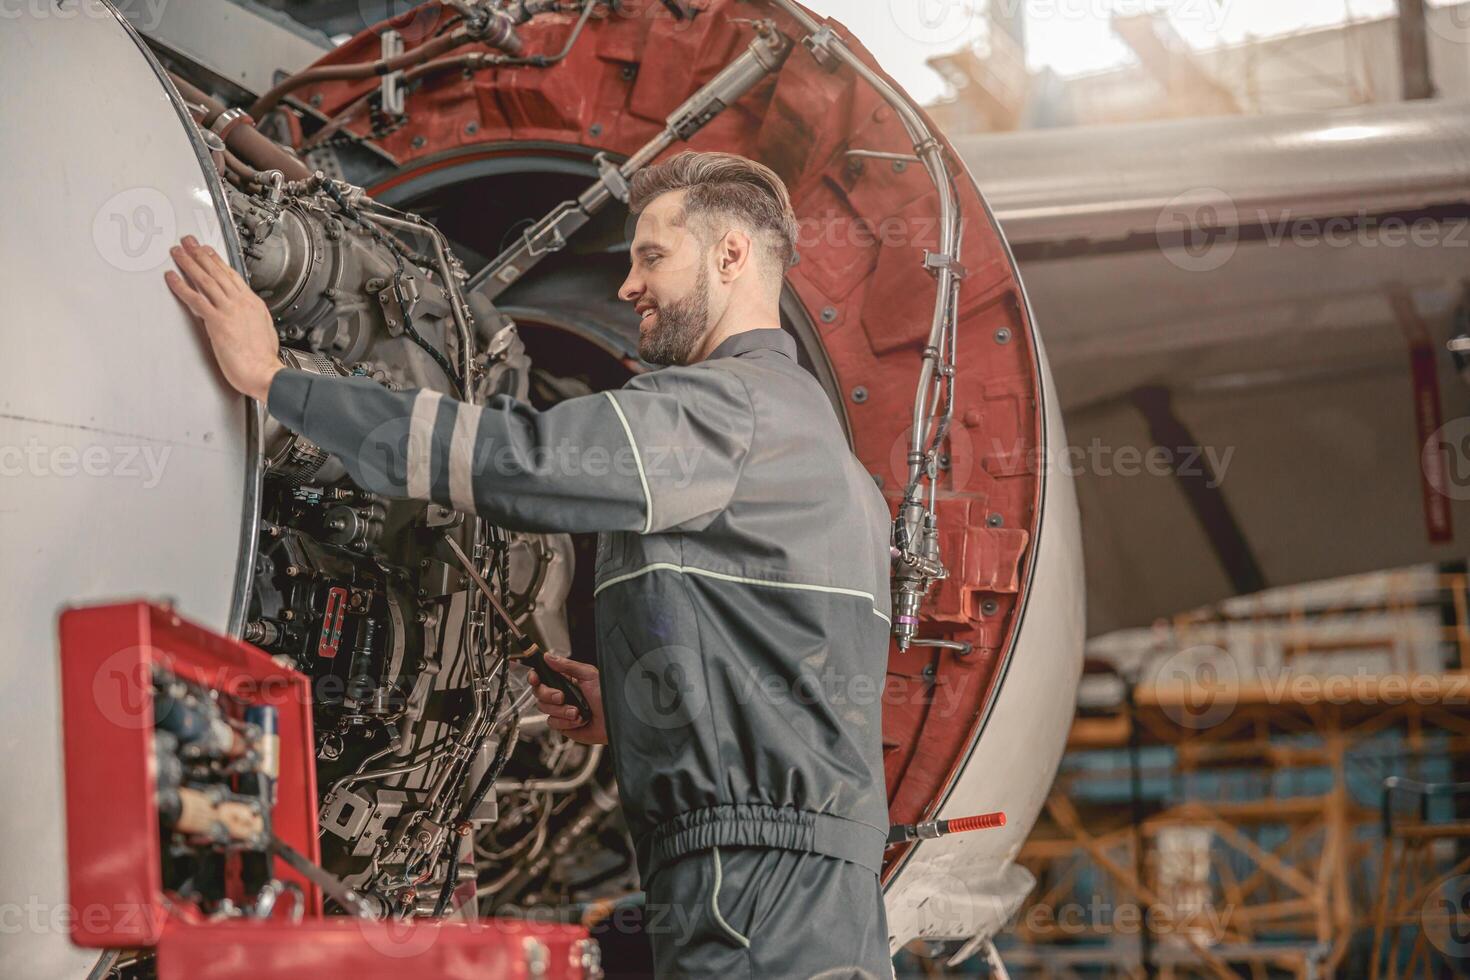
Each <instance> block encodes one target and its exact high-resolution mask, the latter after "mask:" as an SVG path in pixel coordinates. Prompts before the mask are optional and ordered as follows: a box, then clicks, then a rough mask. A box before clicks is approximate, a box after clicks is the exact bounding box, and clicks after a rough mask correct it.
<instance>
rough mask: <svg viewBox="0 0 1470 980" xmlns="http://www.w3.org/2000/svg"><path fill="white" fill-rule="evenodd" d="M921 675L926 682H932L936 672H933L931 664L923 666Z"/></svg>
mask: <svg viewBox="0 0 1470 980" xmlns="http://www.w3.org/2000/svg"><path fill="white" fill-rule="evenodd" d="M921 673H922V674H923V675H924V680H926V681H932V680H933V679H934V675H935V673H936V671H935V670H934V665H933V664H925V665H924V669H923V670H922V671H921Z"/></svg>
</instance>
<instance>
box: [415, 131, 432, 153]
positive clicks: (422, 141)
mask: <svg viewBox="0 0 1470 980" xmlns="http://www.w3.org/2000/svg"><path fill="white" fill-rule="evenodd" d="M428 143H429V140H428V138H427V137H425V136H424V135H423V134H422V133H420V134H419V135H418V136H415V137H414V138H413V140H412V146H413V148H414V149H415V150H422V149H423V148H424V147H425V146H427V145H428Z"/></svg>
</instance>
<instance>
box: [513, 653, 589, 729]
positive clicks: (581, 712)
mask: <svg viewBox="0 0 1470 980" xmlns="http://www.w3.org/2000/svg"><path fill="white" fill-rule="evenodd" d="M525 662H526V664H527V665H528V666H530V668H531V669H532V670H534V671H535V672H536V679H537V680H539V681H540V682H541V683H542V684H545V685H546V686H547V687H551V688H555V689H556V690H558V691H560V692H561V695H562V697H564V698H566V703H567V704H569V705H571V706H572V707H574V708H576V709H577V718H578V720H579V721H591V720H592V706H591V705H590V704H588V703H587V698H586V696H585V695H583V694H582V686H581V685H580V684H578V683H577V682H576V681H574V680H572V679H571V678H570V677H568V676H567V675H566V674H561V673H558V672H557V671H556V670H555V669H554V668H552V667H551V666H549V665H548V664H547V663H546V654H545V653H543V652H542V650H541V648H540V647H537V646H532V647H531V648H530V650H529V651H528V652H527V653H526V658H525Z"/></svg>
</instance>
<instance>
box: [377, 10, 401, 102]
mask: <svg viewBox="0 0 1470 980" xmlns="http://www.w3.org/2000/svg"><path fill="white" fill-rule="evenodd" d="M378 36H379V37H380V38H382V41H383V46H382V57H383V60H385V61H386V60H388V59H389V58H396V57H398V56H399V55H401V54H403V35H402V34H399V33H398V32H397V31H394V30H386V31H384V32H383V33H382V34H380V35H378ZM379 91H380V92H381V104H382V107H383V114H384V115H388V116H401V115H403V72H402V71H401V70H400V71H395V72H389V73H388V74H386V75H384V76H383V81H382V84H381V85H380V86H379Z"/></svg>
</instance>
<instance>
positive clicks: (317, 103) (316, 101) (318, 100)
mask: <svg viewBox="0 0 1470 980" xmlns="http://www.w3.org/2000/svg"><path fill="white" fill-rule="evenodd" d="M307 101H308V102H310V103H311V106H312V108H313V109H320V108H321V107H322V95H321V93H320V92H318V93H317V94H316V95H313V96H312V97H311V98H310V99H308V100H307Z"/></svg>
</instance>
